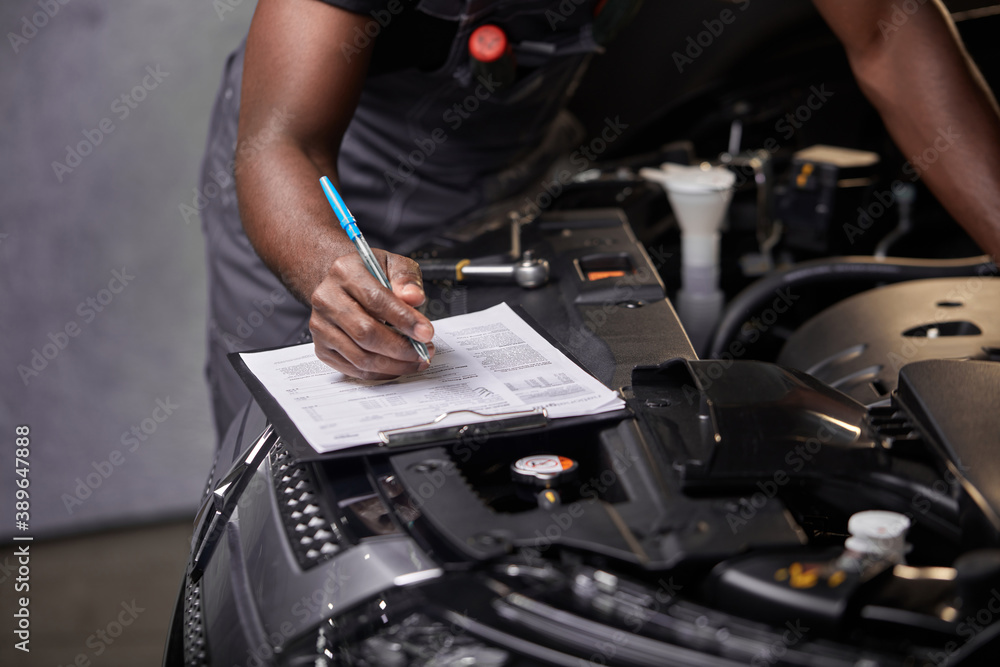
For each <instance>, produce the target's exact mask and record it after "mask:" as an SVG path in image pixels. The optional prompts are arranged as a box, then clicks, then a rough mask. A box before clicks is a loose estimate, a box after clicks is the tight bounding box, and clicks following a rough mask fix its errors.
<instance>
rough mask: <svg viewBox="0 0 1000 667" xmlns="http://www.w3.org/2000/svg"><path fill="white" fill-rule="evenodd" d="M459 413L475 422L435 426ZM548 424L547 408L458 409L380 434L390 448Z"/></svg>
mask: <svg viewBox="0 0 1000 667" xmlns="http://www.w3.org/2000/svg"><path fill="white" fill-rule="evenodd" d="M460 415H470V416H471V418H472V419H473V421H471V422H470V421H469V420H468V419H466V420H464V423H458V424H451V425H449V426H440V427H437V428H435V425H437V424H440V423H441V422H443V421H446V420H448V419H451V418H454V417H457V416H460ZM548 423H549V414H548V412H547V411H546V410H545V408H540V409H533V410H521V411H518V412H498V413H495V414H484V413H482V412H476V411H475V410H456V411H454V412H445V413H443V414H440V415H438V416H437V417H435V418H434V419H433V420H431V421H429V422H427V423H425V424H416V425H414V426H403V427H400V428H390V429H386V430H384V431H379V432H378V437H379V441H380V442H381V443H382V444H383V445H385V446H387V447H399V446H402V445H421V444H425V443H429V442H439V441H441V440H453V439H455V438H468V437H481V436H490V435H495V434H498V433H512V432H514V431H523V430H525V429H529V428H539V427H541V426H545V425H547V424H548Z"/></svg>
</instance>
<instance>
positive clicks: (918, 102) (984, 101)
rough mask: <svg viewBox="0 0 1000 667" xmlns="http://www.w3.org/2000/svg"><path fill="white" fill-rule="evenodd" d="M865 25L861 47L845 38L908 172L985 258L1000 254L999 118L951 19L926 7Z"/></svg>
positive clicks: (866, 90)
mask: <svg viewBox="0 0 1000 667" xmlns="http://www.w3.org/2000/svg"><path fill="white" fill-rule="evenodd" d="M817 4H820V5H821V3H817ZM820 8H821V10H822V9H823V7H822V5H821V7H820ZM879 26H881V27H879ZM867 27H869V28H871V29H872V32H871V33H870V35H869V37H870V39H869V41H868V43H867V44H862V46H861V47H858V45H857V44H855V45H854V47H853V48H852V45H850V44H849V43H848V42H849V41H850V40H849V39H845V37H844V35H841V39H842V40H844V41H845V45H846V46H847V47H848V48H847V51H848V56H849V57H850V60H851V66H852V68H853V69H854V72H855V75H856V76H857V78H858V81H859V83H860V85H861V87H862V90H863V91H864V93H865V94H866V96H867V97H868V98H869V99H870V100H871V101H872V103H873V104H874V105H875V107H876V108H877V109H878V111H879V113H880V114H881V116H882V118H883V120H884V121H885V124H886V127H887V128H888V129H889V132H890V133H891V134H892V137H893V139H894V140H895V141H896V143H897V145H898V146H899V147H900V149H901V150H902V151H903V153H904V155H905V156H906V157H907V158H908V160H909V166H908V167H907V169H906V173H908V174H910V175H912V177H913V178H914V179H916V178H917V177H918V176H919V177H920V178H922V179H923V180H924V181H925V182H926V183H927V185H928V186H929V187H930V188H931V190H932V191H933V192H934V194H935V195H936V196H937V198H938V199H939V201H941V203H942V204H943V205H944V206H945V208H946V209H947V210H948V212H949V213H951V215H952V216H953V217H954V218H955V219H956V220H957V221H958V222H959V223H960V224H962V226H963V227H964V228H965V229H966V230H967V231H968V232H969V234H970V235H971V236H972V237H973V239H974V240H975V241H976V242H977V243H978V244H979V245H980V246H981V247H982V248H983V249H984V250H985V251H986V252H988V253H990V254H992V255H994V256H997V255H1000V114H998V111H997V106H996V101H995V99H994V98H993V96H992V95H991V94H990V92H989V89H988V88H987V87H986V85H985V83H984V82H983V80H982V77H981V75H980V74H979V72H978V70H977V69H976V68H975V66H974V65H973V64H972V62H971V61H970V60H969V59H968V57H967V56H966V54H965V53H964V50H963V49H962V48H961V46H960V41H959V40H958V38H957V35H955V34H954V32H953V29H954V26H953V25H952V24H951V21H950V19H949V18H948V17H947V15H946V14H945V13H944V11H943V9H942V8H941V7H940V6H939V5H938V4H936V3H934V2H928V3H927V4H925V5H922V6H921V7H920V9H919V10H918V11H917V12H915V13H914V14H912V15H909V16H908V19H907V21H905V22H903V23H901V24H900V25H896V24H895V23H892V21H891V18H890V16H885V17H884V19H883V22H882V23H879V21H877V20H876V21H875V22H874V24H873V25H871V26H867ZM854 28H855V30H857V29H858V28H857V26H855V27H854ZM835 29H836V27H835Z"/></svg>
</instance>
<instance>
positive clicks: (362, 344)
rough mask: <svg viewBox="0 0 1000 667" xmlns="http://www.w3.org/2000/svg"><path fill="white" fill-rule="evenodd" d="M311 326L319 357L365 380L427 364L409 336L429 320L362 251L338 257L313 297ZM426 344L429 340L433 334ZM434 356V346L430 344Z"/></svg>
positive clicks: (404, 371)
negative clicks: (389, 285)
mask: <svg viewBox="0 0 1000 667" xmlns="http://www.w3.org/2000/svg"><path fill="white" fill-rule="evenodd" d="M311 305H312V309H313V312H312V316H311V318H310V321H309V328H310V330H311V331H312V334H313V340H314V342H315V343H316V355H317V356H318V357H319V358H320V359H321V360H322V361H324V362H326V363H327V364H328V365H330V366H332V367H333V368H336V369H337V370H339V371H341V372H343V373H346V374H347V375H351V376H353V377H360V378H363V379H368V380H373V379H387V378H390V377H397V376H399V375H406V374H409V373H414V372H416V371H418V370H422V369H423V368H426V367H427V364H426V363H425V362H422V361H421V360H420V357H419V355H418V354H417V352H416V351H415V350H414V349H413V346H412V344H411V343H410V341H408V340H407V339H406V338H405V337H404V336H403V335H400V333H399V332H397V331H393V330H392V329H391V328H390V327H389V326H386V324H389V325H392V326H393V327H396V328H397V329H399V331H401V332H402V333H404V334H406V335H411V336H414V337H417V338H418V339H419V337H421V335H423V334H426V333H427V332H426V331H424V330H423V327H422V326H421V325H422V324H425V323H426V326H427V327H428V328H430V323H429V322H428V321H427V320H426V318H425V317H424V316H423V315H421V314H420V313H418V312H417V311H415V310H414V309H413V308H412V306H410V305H408V304H407V303H406V302H404V301H403V300H402V299H401V298H400V297H399V296H397V295H395V294H393V293H392V292H390V291H389V290H387V289H385V288H384V287H382V285H381V284H379V282H378V281H377V280H376V279H375V278H374V277H373V276H371V274H369V273H368V271H367V270H366V269H365V268H364V263H363V262H362V260H361V258H360V257H359V256H358V255H356V254H348V255H344V256H342V257H340V258H338V259H337V260H335V261H334V263H333V265H331V267H330V270H329V272H328V274H327V276H326V278H325V279H324V280H323V281H322V282H321V283H320V285H319V286H318V287H317V288H316V290H314V292H313V294H312V298H311ZM430 334H431V335H429V336H425V339H424V340H421V342H429V341H430V338H431V337H432V336H433V330H432V329H431V331H430ZM429 351H430V352H431V354H433V346H429Z"/></svg>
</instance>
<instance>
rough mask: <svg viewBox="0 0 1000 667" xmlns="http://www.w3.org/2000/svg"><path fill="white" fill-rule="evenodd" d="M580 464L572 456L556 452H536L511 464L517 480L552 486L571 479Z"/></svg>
mask: <svg viewBox="0 0 1000 667" xmlns="http://www.w3.org/2000/svg"><path fill="white" fill-rule="evenodd" d="M578 467H579V464H577V462H576V461H574V460H573V459H571V458H568V457H565V456H558V455H556V454H535V455H534V456H526V457H524V458H523V459H518V460H517V461H515V462H514V463H513V464H512V465H511V473H512V474H513V476H514V479H515V481H520V482H528V483H531V484H535V485H538V486H550V485H551V484H559V483H562V482H565V481H569V479H571V478H572V477H573V475H574V473H575V472H576V470H577V468H578Z"/></svg>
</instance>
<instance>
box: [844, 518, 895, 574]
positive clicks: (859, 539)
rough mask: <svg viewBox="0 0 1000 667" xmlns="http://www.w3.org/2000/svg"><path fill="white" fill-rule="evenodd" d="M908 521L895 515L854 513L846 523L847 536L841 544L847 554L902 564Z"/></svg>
mask: <svg viewBox="0 0 1000 667" xmlns="http://www.w3.org/2000/svg"><path fill="white" fill-rule="evenodd" d="M909 529H910V519H909V518H908V517H907V516H905V515H903V514H899V513H898V512H886V511H883V510H871V511H867V512H858V513H857V514H854V515H852V516H851V518H850V520H849V521H848V522H847V530H848V531H849V532H850V533H851V536H850V537H849V538H847V541H846V542H845V543H844V546H846V547H847V548H848V549H850V550H851V551H855V552H858V553H863V554H871V555H874V556H878V557H881V558H885V559H887V560H892V561H895V562H902V560H903V557H904V555H905V554H906V531H907V530H909Z"/></svg>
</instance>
